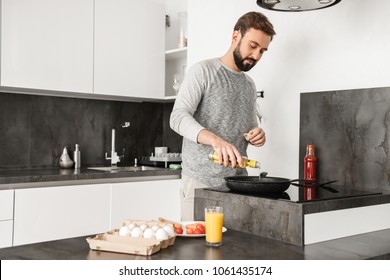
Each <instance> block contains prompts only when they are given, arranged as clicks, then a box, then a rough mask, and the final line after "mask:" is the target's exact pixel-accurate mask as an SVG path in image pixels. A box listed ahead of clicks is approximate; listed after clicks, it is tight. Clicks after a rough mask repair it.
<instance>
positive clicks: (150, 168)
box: [88, 165, 164, 172]
mask: <svg viewBox="0 0 390 280" xmlns="http://www.w3.org/2000/svg"><path fill="white" fill-rule="evenodd" d="M88 169H91V170H99V171H106V172H142V171H153V170H164V168H162V167H153V166H143V165H142V166H104V167H88Z"/></svg>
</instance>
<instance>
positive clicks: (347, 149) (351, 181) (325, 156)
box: [300, 87, 390, 191]
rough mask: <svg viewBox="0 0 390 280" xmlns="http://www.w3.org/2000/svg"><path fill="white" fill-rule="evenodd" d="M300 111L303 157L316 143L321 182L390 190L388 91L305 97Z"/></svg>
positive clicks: (375, 90) (353, 91)
mask: <svg viewBox="0 0 390 280" xmlns="http://www.w3.org/2000/svg"><path fill="white" fill-rule="evenodd" d="M300 107H301V113H300V116H301V118H300V119H301V120H300V124H301V125H300V139H301V141H300V158H303V157H304V156H305V150H306V149H305V146H306V144H308V143H312V144H314V145H315V153H316V157H317V163H318V167H317V178H318V180H319V181H320V182H326V181H331V180H338V181H339V182H338V183H337V184H340V185H342V186H347V187H348V188H349V189H364V190H369V191H373V190H374V191H389V190H390V172H389V170H390V155H389V148H390V147H389V146H390V141H389V133H390V87H387V88H371V89H355V90H340V91H330V92H317V93H314V94H313V93H303V94H302V95H301V106H300ZM302 169H303V168H301V170H300V172H301V177H302V176H303V170H302Z"/></svg>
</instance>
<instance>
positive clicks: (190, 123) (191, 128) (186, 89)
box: [169, 64, 206, 142]
mask: <svg viewBox="0 0 390 280" xmlns="http://www.w3.org/2000/svg"><path fill="white" fill-rule="evenodd" d="M205 88H206V79H205V75H204V71H203V70H202V67H201V66H200V64H195V65H194V66H193V67H191V68H190V69H189V70H188V71H187V73H186V76H185V78H184V80H183V82H182V84H181V86H180V89H179V92H178V95H177V97H176V101H175V104H174V106H173V110H172V113H171V116H170V120H169V124H170V127H171V128H172V129H173V130H174V131H175V132H176V133H178V134H180V135H181V136H183V137H185V138H187V139H189V140H192V141H194V142H197V137H198V134H199V132H200V131H201V130H202V129H204V127H203V126H202V125H200V124H199V122H198V121H197V120H195V118H194V113H195V112H196V110H197V108H198V105H199V103H200V102H201V100H202V95H203V92H204V90H205Z"/></svg>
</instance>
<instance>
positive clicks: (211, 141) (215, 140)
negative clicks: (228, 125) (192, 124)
mask: <svg viewBox="0 0 390 280" xmlns="http://www.w3.org/2000/svg"><path fill="white" fill-rule="evenodd" d="M197 140H198V143H200V144H205V145H209V146H212V147H213V148H214V151H215V152H217V154H218V163H219V164H221V165H222V164H223V165H224V166H229V160H230V162H231V166H232V168H235V167H237V163H238V165H239V166H241V167H244V159H243V158H242V156H241V154H240V152H239V151H238V150H237V148H236V147H235V146H234V145H232V144H230V143H229V142H226V141H225V140H223V139H222V138H221V137H219V136H218V135H216V134H214V133H212V132H211V131H208V130H206V129H203V130H201V131H200V132H199V134H198V139H197Z"/></svg>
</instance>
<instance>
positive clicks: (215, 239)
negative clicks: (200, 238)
mask: <svg viewBox="0 0 390 280" xmlns="http://www.w3.org/2000/svg"><path fill="white" fill-rule="evenodd" d="M205 221H206V244H207V245H209V246H219V245H221V244H222V224H223V213H222V207H208V208H206V209H205Z"/></svg>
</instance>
